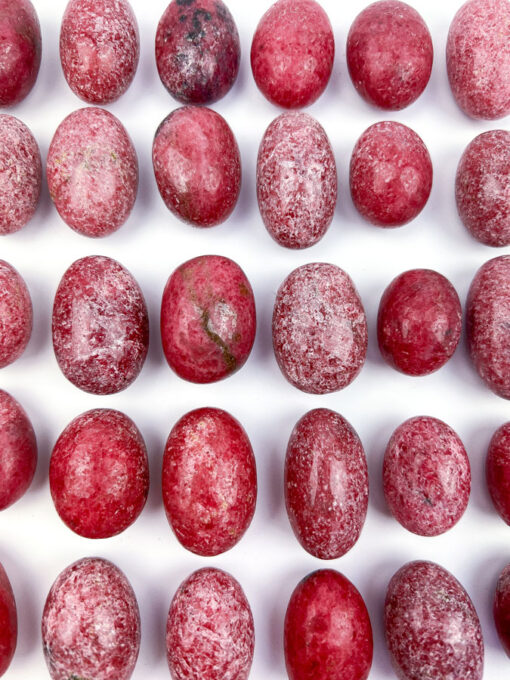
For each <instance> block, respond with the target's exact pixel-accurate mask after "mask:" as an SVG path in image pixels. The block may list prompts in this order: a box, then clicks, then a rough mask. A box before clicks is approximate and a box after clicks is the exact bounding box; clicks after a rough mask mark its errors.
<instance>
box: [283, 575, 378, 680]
mask: <svg viewBox="0 0 510 680" xmlns="http://www.w3.org/2000/svg"><path fill="white" fill-rule="evenodd" d="M284 651H285V665H286V666H287V673H288V676H289V680H366V678H367V677H368V675H369V673H370V667H371V665H372V655H373V641H372V626H371V624H370V618H369V615H368V611H367V608H366V606H365V603H364V601H363V598H362V597H361V595H360V593H359V592H358V590H357V589H356V588H355V586H354V585H353V584H352V583H351V582H350V581H349V580H348V579H347V578H346V577H345V576H344V575H343V574H340V573H339V572H338V571H334V570H333V569H321V570H319V571H314V572H312V573H311V574H308V576H306V577H305V578H304V579H303V580H302V581H301V582H300V583H299V584H298V585H297V587H296V588H295V590H294V592H293V593H292V595H291V598H290V602H289V605H288V607H287V613H286V615H285V628H284Z"/></svg>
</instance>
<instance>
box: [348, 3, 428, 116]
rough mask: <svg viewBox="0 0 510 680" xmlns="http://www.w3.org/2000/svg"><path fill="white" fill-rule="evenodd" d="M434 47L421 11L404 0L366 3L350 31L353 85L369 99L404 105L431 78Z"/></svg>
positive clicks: (396, 108)
mask: <svg viewBox="0 0 510 680" xmlns="http://www.w3.org/2000/svg"><path fill="white" fill-rule="evenodd" d="M433 58H434V49H433V46H432V38H431V36H430V32H429V29H428V28H427V26H426V24H425V22H424V21H423V19H422V18H421V16H420V15H419V14H418V12H417V11H416V10H415V9H413V8H412V7H410V6H409V5H407V4H406V3H405V2H400V0H381V1H380V2H374V3H372V4H371V5H369V6H368V7H367V8H366V9H364V10H363V11H362V12H361V13H360V14H358V16H357V17H356V19H355V20H354V22H353V24H352V26H351V29H350V31H349V35H348V37H347V66H348V68H349V75H350V76H351V80H352V82H353V85H354V87H355V88H356V90H357V91H358V92H359V94H360V95H361V96H362V97H363V99H365V100H366V101H367V102H369V104H373V105H374V106H378V107H380V108H382V109H387V110H390V111H399V110H400V109H404V108H405V107H406V106H409V104H412V103H413V102H414V101H415V100H416V99H418V97H419V96H420V95H421V93H422V92H423V90H424V89H425V88H426V86H427V83H428V82H429V78H430V73H431V71H432V61H433Z"/></svg>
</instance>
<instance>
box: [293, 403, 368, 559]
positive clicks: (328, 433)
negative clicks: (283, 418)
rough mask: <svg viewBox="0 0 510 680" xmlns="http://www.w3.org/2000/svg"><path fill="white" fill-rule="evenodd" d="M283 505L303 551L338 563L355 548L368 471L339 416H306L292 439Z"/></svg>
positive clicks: (356, 440) (357, 444)
mask: <svg viewBox="0 0 510 680" xmlns="http://www.w3.org/2000/svg"><path fill="white" fill-rule="evenodd" d="M285 504H286V506H287V513H288V515H289V520H290V524H291V526H292V529H293V530H294V533H295V535H296V538H297V539H298V541H299V542H300V543H301V545H302V546H303V548H304V549H305V550H307V551H308V552H309V553H311V554H312V555H314V557H319V558H320V559H323V560H331V559H335V558H337V557H342V555H345V553H346V552H348V551H349V550H350V549H351V548H352V546H353V545H354V544H355V543H356V541H357V540H358V538H359V535H360V533H361V530H362V528H363V524H364V523H365V517H366V514H367V507H368V469H367V460H366V457H365V452H364V450H363V445H362V443H361V441H360V439H359V437H358V435H357V433H356V431H355V430H354V428H353V427H352V426H351V425H350V424H349V423H348V422H347V420H345V418H343V417H342V416H341V415H339V414H338V413H335V412H334V411H330V410H329V409H326V408H318V409H314V410H313V411H309V412H308V413H306V414H305V415H304V416H303V417H302V418H301V419H300V420H299V421H298V423H297V424H296V426H295V427H294V430H293V431H292V434H291V436H290V440H289V444H288V446H287V456H286V458H285Z"/></svg>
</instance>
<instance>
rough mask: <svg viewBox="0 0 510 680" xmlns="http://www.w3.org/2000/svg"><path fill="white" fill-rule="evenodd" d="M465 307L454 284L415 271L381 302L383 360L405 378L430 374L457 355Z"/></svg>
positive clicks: (434, 274) (390, 289)
mask: <svg viewBox="0 0 510 680" xmlns="http://www.w3.org/2000/svg"><path fill="white" fill-rule="evenodd" d="M461 331H462V307H461V305H460V300H459V296H458V295H457V291H456V290H455V288H454V287H453V286H452V284H451V283H450V282H449V281H448V279H447V278H445V277H444V276H443V275H442V274H439V273H438V272H435V271H433V270H431V269H411V270H409V271H407V272H404V273H403V274H400V275H399V276H397V277H396V278H394V279H393V281H392V282H391V283H390V285H389V286H388V287H387V288H386V290H385V291H384V293H383V296H382V298H381V302H380V303H379V313H378V317H377V340H378V343H379V349H380V351H381V354H382V356H383V359H384V360H385V361H386V362H387V363H388V364H389V365H390V366H392V367H393V368H396V369H397V370H398V371H401V372H402V373H405V374H406V375H415V376H419V375H428V374H429V373H433V372H434V371H437V370H438V369H439V368H441V366H444V364H445V363H446V362H447V361H448V360H449V359H450V358H451V357H452V356H453V353H454V352H455V350H456V349H457V345H458V344H459V340H460V334H461Z"/></svg>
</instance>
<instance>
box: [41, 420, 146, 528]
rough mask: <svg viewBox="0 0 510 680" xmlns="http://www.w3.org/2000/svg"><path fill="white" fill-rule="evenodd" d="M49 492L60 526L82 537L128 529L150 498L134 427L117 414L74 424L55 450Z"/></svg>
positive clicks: (141, 444) (143, 455)
mask: <svg viewBox="0 0 510 680" xmlns="http://www.w3.org/2000/svg"><path fill="white" fill-rule="evenodd" d="M50 491H51V497H52V499H53V502H54V504H55V508H56V510H57V512H58V514H59V515H60V518H61V520H62V521H63V522H64V523H65V524H66V525H67V526H68V527H69V528H70V529H71V530H72V531H74V532H76V533H77V534H79V535H80V536H84V537H85V538H109V537H110V536H116V535H117V534H120V533H121V532H122V531H124V530H125V529H127V527H128V526H130V525H131V524H132V523H133V522H134V521H135V520H136V518H137V517H138V515H139V514H140V513H141V512H142V509H143V507H144V505H145V501H146V500H147V494H148V492H149V465H148V460H147V450H146V448H145V443H144V441H143V438H142V435H141V434H140V432H139V430H138V428H137V427H136V425H135V424H134V423H133V421H132V420H131V419H130V418H128V417H127V416H126V415H124V414H123V413H120V411H114V410H113V409H93V410H92V411H87V412H86V413H82V414H81V415H80V416H78V417H77V418H75V419H74V420H72V421H71V422H70V423H69V425H68V426H67V427H66V428H65V429H64V431H63V432H62V434H61V435H60V437H59V438H58V440H57V443H56V444H55V446H54V447H53V451H52V454H51V459H50Z"/></svg>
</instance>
